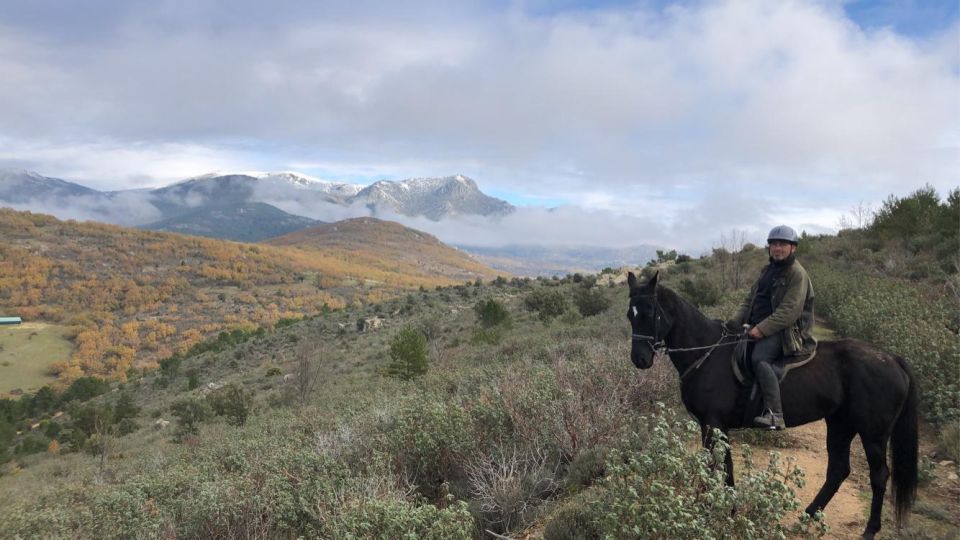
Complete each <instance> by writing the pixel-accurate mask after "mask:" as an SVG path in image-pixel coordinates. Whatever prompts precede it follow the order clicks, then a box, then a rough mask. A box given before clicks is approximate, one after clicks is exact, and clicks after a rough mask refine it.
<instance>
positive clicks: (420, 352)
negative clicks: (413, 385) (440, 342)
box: [386, 326, 428, 381]
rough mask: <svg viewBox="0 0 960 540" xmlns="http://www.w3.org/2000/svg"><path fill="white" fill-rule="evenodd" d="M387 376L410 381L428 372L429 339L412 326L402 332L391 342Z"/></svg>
mask: <svg viewBox="0 0 960 540" xmlns="http://www.w3.org/2000/svg"><path fill="white" fill-rule="evenodd" d="M390 359H391V362H390V364H388V365H387V367H386V374H387V375H389V376H391V377H398V378H400V379H402V380H405V381H409V380H410V379H414V378H416V377H419V376H420V375H423V374H424V373H426V372H427V367H428V366H427V339H426V338H425V337H423V334H421V333H420V332H417V331H416V330H414V329H413V327H411V326H407V327H404V328H403V329H402V330H400V333H399V334H397V335H396V336H395V337H394V338H393V340H392V341H391V342H390Z"/></svg>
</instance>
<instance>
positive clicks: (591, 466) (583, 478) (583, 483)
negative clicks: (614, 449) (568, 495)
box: [567, 447, 609, 490]
mask: <svg viewBox="0 0 960 540" xmlns="http://www.w3.org/2000/svg"><path fill="white" fill-rule="evenodd" d="M607 452H609V450H608V449H606V448H602V447H595V448H588V449H587V450H585V451H584V452H581V453H580V454H579V455H577V457H576V458H574V459H573V461H572V462H570V466H569V467H567V486H568V487H569V488H571V489H572V490H579V489H582V488H585V487H590V486H592V485H593V484H594V483H595V482H596V481H597V480H599V479H600V478H603V477H604V476H605V475H606V470H607Z"/></svg>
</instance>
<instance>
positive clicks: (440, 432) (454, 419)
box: [384, 395, 474, 502]
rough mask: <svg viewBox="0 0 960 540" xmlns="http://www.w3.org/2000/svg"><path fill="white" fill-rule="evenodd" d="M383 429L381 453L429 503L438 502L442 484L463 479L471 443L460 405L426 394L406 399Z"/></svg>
mask: <svg viewBox="0 0 960 540" xmlns="http://www.w3.org/2000/svg"><path fill="white" fill-rule="evenodd" d="M385 429H386V447H385V448H384V451H387V452H388V453H389V454H390V455H392V456H393V458H394V460H395V462H396V463H398V464H399V465H400V467H401V469H402V472H403V476H404V477H406V478H408V479H409V480H410V481H411V482H413V483H414V484H415V485H416V486H417V487H418V488H419V491H420V493H421V494H422V495H423V496H424V497H426V498H427V499H428V500H431V501H435V502H439V500H440V499H442V497H443V496H444V495H445V493H443V489H445V488H444V487H443V485H444V484H445V483H450V482H458V481H460V480H462V479H463V478H464V466H465V461H466V456H467V455H469V454H470V453H471V451H472V449H473V448H474V442H473V438H472V437H471V436H470V429H469V416H468V415H467V413H466V411H465V410H464V409H463V408H462V407H461V406H459V405H457V404H455V403H449V402H444V401H441V400H439V399H436V398H434V397H432V396H429V395H418V396H414V397H411V398H407V399H405V400H404V401H403V402H402V403H401V404H400V406H399V408H398V409H397V411H396V412H395V413H394V415H393V417H392V419H391V420H390V423H389V424H388V425H387V426H385Z"/></svg>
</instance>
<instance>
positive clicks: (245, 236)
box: [140, 202, 317, 242]
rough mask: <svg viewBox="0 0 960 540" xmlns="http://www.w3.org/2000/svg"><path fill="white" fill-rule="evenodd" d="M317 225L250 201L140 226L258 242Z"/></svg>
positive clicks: (303, 218) (309, 220)
mask: <svg viewBox="0 0 960 540" xmlns="http://www.w3.org/2000/svg"><path fill="white" fill-rule="evenodd" d="M315 224H317V221H316V220H314V219H310V218H305V217H302V216H295V215H293V214H288V213H287V212H284V211H283V210H280V209H279V208H277V207H275V206H271V205H269V204H266V203H259V202H246V203H236V204H227V205H223V206H215V207H208V208H202V209H200V210H197V211H196V212H191V213H188V214H183V215H178V216H175V217H171V218H168V219H164V220H161V221H157V222H154V223H150V224H148V225H143V226H141V227H140V228H141V229H147V230H149V231H166V232H175V233H180V234H189V235H192V236H205V237H207V238H219V239H222V240H234V241H237V242H257V241H260V240H264V239H267V238H273V237H275V236H280V235H283V234H287V233H289V232H293V231H298V230H300V229H304V228H306V227H310V226H312V225H315Z"/></svg>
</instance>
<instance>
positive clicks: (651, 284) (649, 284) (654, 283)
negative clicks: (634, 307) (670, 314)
mask: <svg viewBox="0 0 960 540" xmlns="http://www.w3.org/2000/svg"><path fill="white" fill-rule="evenodd" d="M659 279H660V271H659V270H657V273H656V274H654V275H653V277H652V278H650V281H648V282H647V287H648V288H650V289H653V290H657V281H658V280H659Z"/></svg>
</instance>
